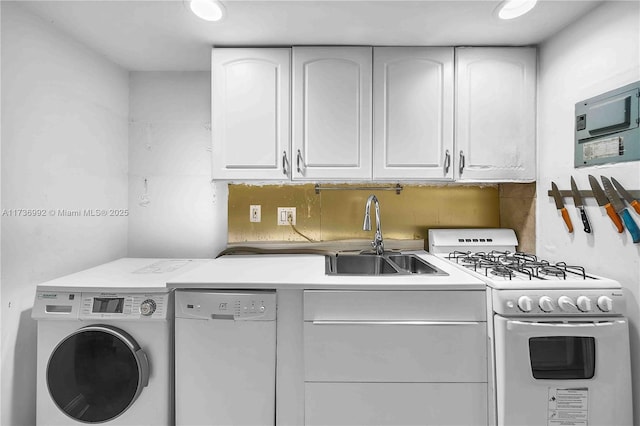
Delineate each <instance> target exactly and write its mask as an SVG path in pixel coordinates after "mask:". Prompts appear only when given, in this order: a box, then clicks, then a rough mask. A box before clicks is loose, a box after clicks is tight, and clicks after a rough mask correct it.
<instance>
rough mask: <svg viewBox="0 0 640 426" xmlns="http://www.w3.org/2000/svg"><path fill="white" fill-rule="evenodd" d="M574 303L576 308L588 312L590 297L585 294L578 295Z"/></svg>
mask: <svg viewBox="0 0 640 426" xmlns="http://www.w3.org/2000/svg"><path fill="white" fill-rule="evenodd" d="M576 304H577V305H578V309H580V310H581V311H582V312H589V311H590V310H591V299H589V298H588V297H587V296H580V297H578V300H576Z"/></svg>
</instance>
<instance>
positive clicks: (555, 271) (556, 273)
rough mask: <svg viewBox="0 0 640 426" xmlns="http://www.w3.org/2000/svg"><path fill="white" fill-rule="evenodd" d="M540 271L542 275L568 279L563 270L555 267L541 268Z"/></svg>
mask: <svg viewBox="0 0 640 426" xmlns="http://www.w3.org/2000/svg"><path fill="white" fill-rule="evenodd" d="M539 271H540V273H541V274H542V275H549V276H552V277H563V278H565V279H566V278H567V274H565V272H564V271H563V270H562V269H560V268H559V267H557V266H554V265H546V266H542V267H540V269H539Z"/></svg>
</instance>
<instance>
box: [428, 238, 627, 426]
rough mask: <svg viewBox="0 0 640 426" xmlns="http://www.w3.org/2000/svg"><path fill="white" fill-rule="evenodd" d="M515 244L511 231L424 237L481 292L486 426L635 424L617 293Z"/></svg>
mask: <svg viewBox="0 0 640 426" xmlns="http://www.w3.org/2000/svg"><path fill="white" fill-rule="evenodd" d="M517 244H518V242H517V238H516V235H515V233H514V232H513V230H511V229H438V230H430V231H429V251H430V252H431V253H432V254H435V255H437V256H439V257H441V258H444V259H447V260H448V261H449V262H451V263H453V264H455V265H457V266H458V267H459V268H464V269H465V270H467V271H469V273H470V274H472V275H474V276H476V277H478V278H480V279H482V280H483V281H484V282H485V283H486V284H487V305H488V309H487V312H488V316H487V330H488V334H489V336H488V337H489V339H490V341H491V345H490V347H491V354H490V363H489V364H490V365H489V368H490V374H489V375H490V377H491V378H492V383H490V386H491V387H492V388H493V392H490V393H491V395H492V396H493V401H490V412H493V413H492V415H491V416H490V417H491V420H493V422H495V423H497V424H498V425H500V426H502V425H505V426H506V425H516V424H517V425H547V426H559V425H562V424H571V425H574V426H587V425H589V426H593V425H612V424H616V425H631V424H633V419H632V417H633V415H632V404H631V401H632V399H631V381H630V375H631V373H630V349H629V330H628V323H627V320H626V318H625V317H624V312H625V295H624V293H623V291H622V286H621V285H620V283H618V282H617V281H615V280H611V279H608V278H604V277H600V276H597V275H594V274H591V273H589V272H588V271H586V270H585V268H584V267H582V266H579V265H567V264H566V263H564V262H549V261H547V260H544V259H539V258H538V257H537V256H535V255H532V254H526V253H519V252H517V251H516V247H517Z"/></svg>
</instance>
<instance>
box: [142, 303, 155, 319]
mask: <svg viewBox="0 0 640 426" xmlns="http://www.w3.org/2000/svg"><path fill="white" fill-rule="evenodd" d="M155 311H156V302H155V301H154V300H153V299H147V300H145V301H144V302H142V303H141V304H140V313H141V314H142V315H144V316H145V317H148V316H151V315H153V313H154V312H155Z"/></svg>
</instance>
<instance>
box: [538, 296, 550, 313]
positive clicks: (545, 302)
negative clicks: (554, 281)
mask: <svg viewBox="0 0 640 426" xmlns="http://www.w3.org/2000/svg"><path fill="white" fill-rule="evenodd" d="M538 306H540V309H542V310H543V311H544V312H551V311H553V300H552V299H551V298H550V297H549V296H542V297H541V298H540V300H538Z"/></svg>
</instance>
